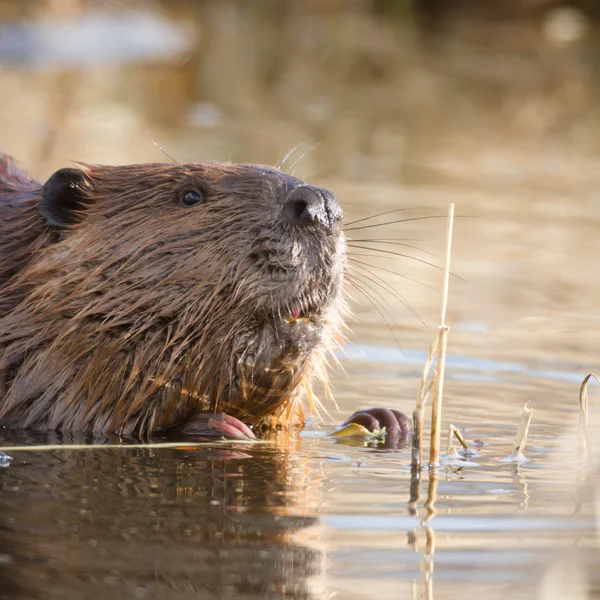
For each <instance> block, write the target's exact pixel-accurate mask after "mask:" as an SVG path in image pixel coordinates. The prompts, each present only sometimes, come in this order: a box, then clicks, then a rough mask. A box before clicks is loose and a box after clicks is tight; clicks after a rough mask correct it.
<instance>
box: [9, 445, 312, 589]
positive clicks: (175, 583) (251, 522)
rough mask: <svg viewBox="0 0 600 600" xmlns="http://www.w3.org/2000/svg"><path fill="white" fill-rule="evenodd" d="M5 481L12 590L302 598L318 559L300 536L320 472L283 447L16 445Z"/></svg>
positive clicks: (308, 524) (308, 523) (309, 520)
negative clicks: (22, 448) (19, 448)
mask: <svg viewBox="0 0 600 600" xmlns="http://www.w3.org/2000/svg"><path fill="white" fill-rule="evenodd" d="M0 482H1V483H0V484H1V486H2V491H1V493H0V523H1V527H0V554H2V555H3V557H4V562H5V563H7V564H6V566H5V567H0V568H2V569H3V571H4V573H3V576H2V577H3V578H2V580H1V581H0V585H1V586H2V587H1V588H0V595H2V594H4V595H5V596H6V597H10V598H20V597H26V598H32V597H43V598H75V597H94V598H111V600H112V599H113V598H115V597H119V598H137V597H139V598H180V597H181V598H183V597H186V598H187V597H190V596H188V594H190V593H193V592H195V593H196V594H194V596H193V597H212V596H215V597H228V598H229V597H244V598H251V597H279V596H283V595H285V597H298V598H304V597H311V595H312V593H311V585H312V584H311V582H310V580H311V578H312V577H313V576H314V575H317V574H318V573H319V572H320V570H321V556H320V553H319V552H318V551H316V550H315V549H313V548H309V547H307V546H305V545H303V544H300V543H298V542H297V541H295V540H294V539H293V537H294V534H297V533H299V532H306V531H307V529H306V528H308V527H311V526H313V525H315V524H316V523H317V519H316V518H315V517H313V516H311V515H310V511H311V506H315V504H316V502H318V498H316V497H313V496H312V493H311V489H316V488H318V482H316V481H314V480H313V481H312V484H314V486H313V485H311V476H310V473H309V472H308V469H307V467H306V464H304V463H303V460H302V458H301V457H300V455H298V454H296V453H292V454H290V453H288V452H284V451H282V450H281V448H280V447H279V449H273V448H260V449H259V450H256V449H252V450H244V451H243V452H240V451H234V452H232V453H225V452H224V451H222V450H220V451H211V452H209V451H197V450H195V451H182V450H173V449H169V450H165V449H161V450H141V449H135V450H119V449H114V450H113V449H106V448H102V449H100V448H95V449H91V450H84V451H71V450H57V451H53V452H52V453H49V452H27V453H22V452H19V453H15V454H14V461H13V464H12V465H11V466H10V467H9V468H8V469H5V470H4V471H3V472H2V473H1V474H0ZM200 592H203V594H200V595H198V593H200Z"/></svg>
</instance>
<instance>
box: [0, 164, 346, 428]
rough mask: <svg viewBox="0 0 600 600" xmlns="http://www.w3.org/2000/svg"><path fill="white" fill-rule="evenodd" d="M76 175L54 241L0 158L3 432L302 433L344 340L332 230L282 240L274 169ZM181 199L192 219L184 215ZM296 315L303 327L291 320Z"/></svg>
mask: <svg viewBox="0 0 600 600" xmlns="http://www.w3.org/2000/svg"><path fill="white" fill-rule="evenodd" d="M81 169H82V171H83V173H84V177H85V179H84V182H83V184H82V186H81V192H82V194H83V195H84V197H85V208H83V209H82V210H81V211H79V212H78V213H77V215H76V216H77V220H76V222H75V223H74V224H72V225H69V226H68V227H66V228H65V229H63V230H57V229H56V228H53V227H50V226H48V225H47V224H46V220H45V218H44V216H43V214H42V212H41V209H40V203H41V198H42V194H43V191H42V188H41V184H40V183H39V182H36V181H35V180H33V179H30V178H29V177H27V176H25V175H24V174H23V173H22V172H21V171H20V170H19V169H18V168H17V167H16V166H15V163H14V162H13V161H12V160H11V159H10V158H9V157H7V156H6V155H2V154H0V424H2V425H5V426H8V427H19V428H34V429H59V430H82V431H89V432H94V433H108V432H114V433H120V434H122V435H135V436H147V435H149V434H151V433H152V432H155V431H157V430H162V429H165V428H168V427H171V426H173V425H175V424H177V423H180V422H182V421H185V419H187V418H188V417H189V416H190V415H191V414H193V413H194V412H195V411H197V410H223V411H226V412H228V413H229V414H231V415H232V416H236V417H238V418H240V419H242V420H243V421H245V422H246V423H248V424H254V425H257V424H264V423H268V424H270V425H271V426H276V425H284V426H290V425H293V424H298V423H300V422H301V421H302V419H303V417H302V410H301V405H300V401H299V398H300V396H301V395H302V390H303V388H310V385H311V382H312V380H313V379H314V377H315V376H320V377H325V376H326V374H325V371H326V369H325V364H326V363H325V354H326V353H327V352H328V351H329V350H331V349H332V347H333V345H334V343H335V341H336V340H337V339H338V338H339V335H340V333H339V332H340V327H341V316H340V315H341V312H342V310H343V301H342V299H341V283H342V272H343V269H344V264H345V253H344V240H343V234H342V233H341V227H340V226H338V225H336V227H335V228H334V231H333V232H328V233H327V234H325V233H323V232H319V231H308V232H299V231H297V230H296V229H294V228H293V227H291V226H290V225H289V224H288V223H287V222H286V221H285V219H284V217H283V215H282V198H284V197H285V194H286V193H288V191H289V189H292V188H293V187H294V186H296V185H300V184H302V182H299V181H298V180H296V179H294V178H292V177H289V176H287V175H284V174H282V173H280V172H279V171H277V170H275V169H271V168H268V167H257V166H252V165H234V164H221V163H199V164H186V165H173V164H146V165H131V166H126V167H107V166H97V165H82V166H81ZM190 187H191V188H194V189H201V190H202V192H203V194H204V195H205V197H206V202H205V203H204V204H203V205H202V206H198V207H192V208H183V207H181V205H180V204H179V203H178V195H179V194H181V193H183V192H184V191H185V189H189V188H190ZM298 304H300V305H301V306H302V307H303V308H304V309H306V310H309V309H310V310H312V311H314V312H315V313H316V314H317V317H316V319H315V321H314V324H313V325H311V326H310V327H309V326H304V325H301V324H295V323H289V322H288V321H287V320H286V315H288V314H289V312H290V310H292V308H293V307H294V306H295V305H298ZM302 327H304V329H300V328H302Z"/></svg>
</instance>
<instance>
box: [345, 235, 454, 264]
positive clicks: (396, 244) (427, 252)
mask: <svg viewBox="0 0 600 600" xmlns="http://www.w3.org/2000/svg"><path fill="white" fill-rule="evenodd" d="M349 241H351V242H368V243H375V244H390V246H404V247H405V248H412V249H413V250H418V251H419V252H422V253H423V254H428V255H429V256H433V258H437V259H438V260H443V259H442V258H441V257H440V256H438V255H437V254H434V253H433V252H430V251H429V250H424V249H423V248H419V246H412V245H411V244H403V243H401V241H403V240H401V239H400V240H395V239H390V240H378V239H363V240H355V239H349Z"/></svg>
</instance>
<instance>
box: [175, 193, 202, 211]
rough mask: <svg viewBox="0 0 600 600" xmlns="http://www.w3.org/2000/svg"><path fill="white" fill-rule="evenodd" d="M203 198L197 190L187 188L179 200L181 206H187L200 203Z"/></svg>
mask: <svg viewBox="0 0 600 600" xmlns="http://www.w3.org/2000/svg"><path fill="white" fill-rule="evenodd" d="M203 200H204V196H203V195H202V194H201V193H200V192H199V191H198V190H188V191H187V192H184V193H183V194H182V196H181V200H180V202H181V206H185V207H186V208H189V207H191V206H196V204H201V203H202V201H203Z"/></svg>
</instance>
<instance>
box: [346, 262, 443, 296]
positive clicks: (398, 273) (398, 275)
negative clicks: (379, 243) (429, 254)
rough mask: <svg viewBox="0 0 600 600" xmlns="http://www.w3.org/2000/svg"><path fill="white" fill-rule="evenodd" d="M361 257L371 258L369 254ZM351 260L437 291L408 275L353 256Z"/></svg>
mask: <svg viewBox="0 0 600 600" xmlns="http://www.w3.org/2000/svg"><path fill="white" fill-rule="evenodd" d="M359 256H370V255H369V254H360V255H359ZM350 258H351V259H352V262H353V263H356V264H359V265H364V266H365V267H369V268H372V269H379V270H380V271H385V272H386V273H391V274H392V275H396V276H397V277H402V278H403V279H407V280H408V281H412V282H413V283H418V284H419V285H422V286H425V287H427V288H429V289H430V290H435V289H436V288H435V287H434V286H433V285H429V284H428V283H423V282H422V281H419V280H418V279H413V278H412V277H409V276H408V275H403V274H402V273H400V272H399V271H393V270H392V269H386V268H385V267H380V266H379V265H374V264H372V263H368V262H365V261H363V260H357V259H356V258H354V257H353V256H350Z"/></svg>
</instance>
